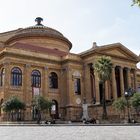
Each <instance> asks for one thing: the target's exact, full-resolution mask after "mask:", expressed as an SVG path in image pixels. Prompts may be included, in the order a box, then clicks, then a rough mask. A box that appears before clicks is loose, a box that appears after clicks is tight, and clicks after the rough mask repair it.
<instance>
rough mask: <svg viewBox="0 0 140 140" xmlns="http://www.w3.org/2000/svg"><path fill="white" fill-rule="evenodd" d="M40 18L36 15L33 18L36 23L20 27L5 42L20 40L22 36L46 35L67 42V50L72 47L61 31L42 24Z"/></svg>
mask: <svg viewBox="0 0 140 140" xmlns="http://www.w3.org/2000/svg"><path fill="white" fill-rule="evenodd" d="M40 20H43V19H42V18H40V17H38V18H36V20H35V21H37V24H36V25H35V26H30V27H27V28H22V29H20V30H18V31H17V32H16V34H15V35H14V36H12V37H11V38H9V39H8V40H7V41H6V44H10V43H13V42H16V41H17V40H20V39H23V38H29V37H47V38H52V39H57V40H61V41H63V42H65V43H67V45H68V47H69V50H70V49H71V47H72V44H71V42H70V41H69V40H68V39H67V38H66V37H64V36H63V34H62V33H60V32H59V31H57V30H55V29H53V28H50V27H46V26H44V25H42V24H41V21H40Z"/></svg>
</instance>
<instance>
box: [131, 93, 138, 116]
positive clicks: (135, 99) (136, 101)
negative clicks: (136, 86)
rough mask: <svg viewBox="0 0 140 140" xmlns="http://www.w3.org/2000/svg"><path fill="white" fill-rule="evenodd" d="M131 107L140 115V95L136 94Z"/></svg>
mask: <svg viewBox="0 0 140 140" xmlns="http://www.w3.org/2000/svg"><path fill="white" fill-rule="evenodd" d="M130 101H131V105H132V107H133V108H134V109H135V110H136V113H137V114H139V112H140V93H135V94H134V95H133V96H132V97H131V99H130Z"/></svg>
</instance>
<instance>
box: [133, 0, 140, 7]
mask: <svg viewBox="0 0 140 140" xmlns="http://www.w3.org/2000/svg"><path fill="white" fill-rule="evenodd" d="M132 5H138V6H139V7H140V0H133V4H132Z"/></svg>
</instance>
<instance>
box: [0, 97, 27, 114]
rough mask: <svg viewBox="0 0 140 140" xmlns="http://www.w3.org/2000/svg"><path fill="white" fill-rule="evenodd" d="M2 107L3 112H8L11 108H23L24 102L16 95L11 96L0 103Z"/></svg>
mask: <svg viewBox="0 0 140 140" xmlns="http://www.w3.org/2000/svg"><path fill="white" fill-rule="evenodd" d="M2 108H3V110H4V111H5V112H10V111H12V110H15V111H17V110H20V109H21V110H23V109H25V103H24V102H22V101H20V99H18V98H17V97H15V96H14V97H11V98H9V99H8V100H7V101H5V102H4V103H3V104H2Z"/></svg>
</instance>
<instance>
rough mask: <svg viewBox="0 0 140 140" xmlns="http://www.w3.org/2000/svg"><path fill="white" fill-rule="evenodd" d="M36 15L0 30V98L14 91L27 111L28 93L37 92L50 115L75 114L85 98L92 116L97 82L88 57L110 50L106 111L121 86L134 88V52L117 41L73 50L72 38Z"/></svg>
mask: <svg viewBox="0 0 140 140" xmlns="http://www.w3.org/2000/svg"><path fill="white" fill-rule="evenodd" d="M41 20H42V19H41V18H36V22H37V24H36V25H35V26H30V27H27V28H19V29H17V30H12V31H8V32H4V33H0V103H1V104H2V102H4V101H5V100H7V99H8V98H9V97H11V96H17V97H18V98H20V99H21V100H22V101H24V102H25V103H26V110H25V112H26V113H31V112H32V98H33V96H34V94H40V95H41V96H43V97H45V98H47V99H49V100H51V101H53V102H54V103H55V109H56V112H55V113H56V114H55V118H60V119H63V120H80V119H81V112H82V104H83V99H86V102H87V104H88V114H89V117H90V118H92V117H93V116H94V117H97V118H98V117H99V116H101V114H102V106H101V101H102V84H101V83H100V81H99V79H98V75H97V73H96V72H95V71H94V63H95V62H96V61H97V59H98V58H99V57H101V56H103V55H105V56H110V57H111V59H112V63H113V68H112V75H111V80H110V81H107V82H106V83H105V96H106V102H107V103H108V105H107V111H108V115H113V114H115V113H116V112H115V110H114V109H113V108H112V107H111V103H112V101H113V100H115V99H117V98H118V97H121V96H124V91H125V90H126V89H128V88H129V87H131V88H133V89H135V90H140V71H139V70H138V69H137V67H136V64H137V63H138V62H139V61H140V59H139V56H137V55H136V54H134V53H133V52H132V51H131V50H129V49H128V48H127V47H125V46H124V45H123V44H121V43H114V44H109V45H103V46H98V45H97V44H96V43H95V42H94V43H93V46H89V49H88V50H85V51H84V52H81V53H79V54H74V53H71V52H70V50H71V48H72V43H71V42H70V41H69V40H68V39H67V38H66V37H65V36H64V35H63V34H62V33H60V32H59V31H57V30H55V29H53V28H49V27H47V26H44V25H43V24H42V23H41ZM79 41H80V40H79ZM0 115H1V116H2V115H3V112H2V111H1V114H0ZM25 118H26V116H25ZM28 119H31V118H28Z"/></svg>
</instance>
